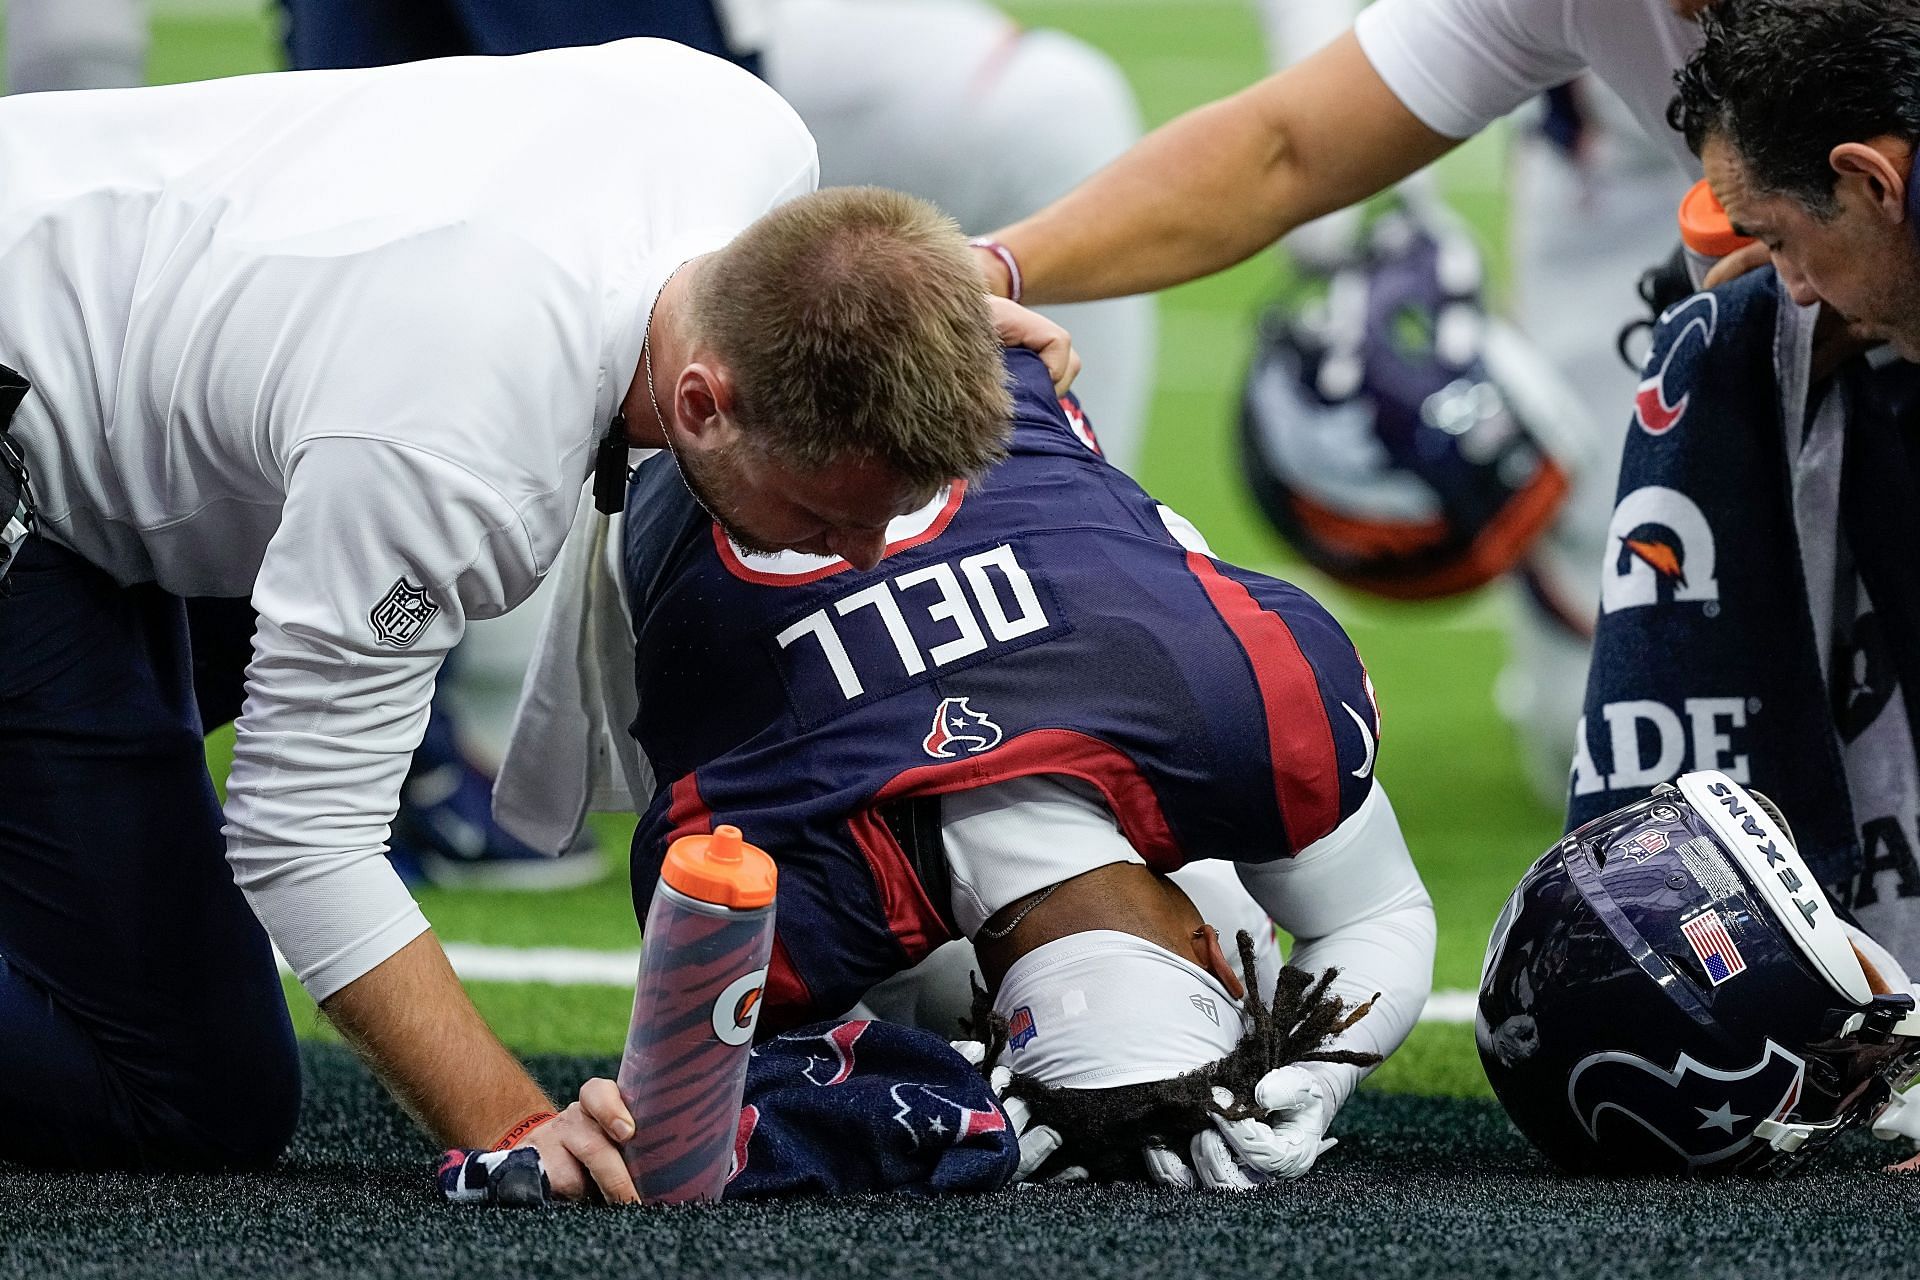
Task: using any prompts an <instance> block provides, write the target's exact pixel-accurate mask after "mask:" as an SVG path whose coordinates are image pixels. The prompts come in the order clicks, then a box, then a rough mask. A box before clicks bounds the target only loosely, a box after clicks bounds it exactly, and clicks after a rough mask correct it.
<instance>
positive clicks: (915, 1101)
mask: <svg viewBox="0 0 1920 1280" xmlns="http://www.w3.org/2000/svg"><path fill="white" fill-rule="evenodd" d="M888 1092H889V1093H890V1094H891V1096H892V1098H893V1103H894V1105H895V1106H896V1107H898V1108H899V1110H898V1111H895V1112H894V1113H893V1122H894V1123H895V1124H897V1125H899V1126H900V1127H901V1128H903V1129H905V1130H906V1131H907V1136H908V1137H910V1138H912V1139H913V1145H914V1148H915V1149H916V1150H918V1149H919V1147H920V1144H921V1143H922V1142H931V1143H933V1144H934V1145H936V1146H941V1147H957V1146H959V1145H960V1144H961V1143H963V1142H965V1141H966V1140H967V1139H968V1138H971V1137H973V1136H974V1135H975V1134H979V1133H999V1132H1001V1131H1002V1130H1004V1129H1005V1128H1006V1127H1007V1118H1006V1117H1005V1116H1004V1115H1002V1114H1000V1112H999V1111H998V1110H991V1111H976V1110H974V1109H973V1108H972V1107H963V1106H961V1105H960V1104H959V1103H957V1102H955V1101H954V1100H953V1099H952V1098H949V1097H947V1095H945V1094H944V1093H941V1092H940V1091H939V1090H938V1089H935V1088H933V1087H932V1086H930V1085H924V1084H897V1085H895V1086H893V1088H892V1089H890V1090H889V1091H888Z"/></svg>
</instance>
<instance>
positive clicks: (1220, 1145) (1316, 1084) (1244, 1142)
mask: <svg viewBox="0 0 1920 1280" xmlns="http://www.w3.org/2000/svg"><path fill="white" fill-rule="evenodd" d="M1213 1100H1214V1101H1215V1102H1216V1103H1218V1104H1220V1105H1221V1106H1223V1107H1231V1106H1232V1105H1233V1104H1234V1097H1233V1095H1232V1094H1231V1093H1229V1092H1228V1091H1227V1090H1225V1089H1221V1088H1215V1089H1214V1091H1213ZM1253 1100H1254V1104H1255V1105H1256V1106H1258V1107H1259V1108H1260V1109H1261V1110H1262V1111H1263V1112H1265V1113H1266V1116H1265V1119H1264V1120H1256V1119H1247V1120H1227V1119H1224V1118H1222V1117H1220V1116H1215V1117H1213V1125H1214V1127H1213V1128H1211V1129H1205V1130H1202V1131H1201V1132H1200V1133H1197V1134H1195V1135H1194V1138H1193V1141H1192V1143H1191V1144H1189V1147H1188V1151H1189V1154H1190V1155H1191V1156H1192V1158H1193V1164H1192V1166H1191V1167H1188V1165H1187V1163H1186V1161H1184V1160H1182V1159H1181V1158H1180V1156H1179V1155H1178V1154H1177V1153H1175V1152H1173V1151H1169V1150H1168V1149H1167V1148H1165V1147H1148V1148H1147V1149H1146V1150H1145V1151H1144V1152H1143V1153H1142V1154H1143V1155H1144V1156H1145V1158H1146V1163H1147V1172H1148V1173H1149V1174H1150V1175H1151V1176H1152V1178H1153V1180H1154V1181H1155V1182H1158V1183H1161V1184H1162V1185H1164V1186H1174V1187H1184V1188H1192V1187H1194V1186H1195V1185H1198V1186H1201V1187H1205V1188H1206V1189H1207V1190H1209V1191H1251V1190H1253V1189H1254V1188H1255V1187H1258V1186H1262V1185H1264V1184H1265V1183H1267V1182H1270V1181H1273V1180H1275V1179H1279V1180H1290V1179H1293V1178H1297V1177H1299V1176H1300V1175H1301V1174H1303V1173H1305V1172H1306V1171H1307V1170H1308V1169H1311V1168H1312V1167H1313V1162H1314V1161H1315V1160H1317V1159H1319V1158H1320V1157H1321V1156H1322V1155H1324V1154H1326V1152H1327V1151H1328V1150H1330V1149H1331V1148H1332V1147H1333V1145H1334V1140H1333V1139H1331V1138H1327V1137H1324V1136H1323V1135H1324V1134H1325V1133H1326V1131H1327V1126H1328V1125H1329V1124H1330V1123H1332V1120H1333V1108H1332V1106H1331V1104H1330V1103H1329V1101H1328V1098H1327V1092H1326V1086H1325V1085H1324V1084H1323V1083H1321V1081H1320V1078H1319V1077H1318V1076H1316V1075H1315V1074H1314V1073H1313V1072H1311V1071H1308V1070H1307V1069H1305V1068H1304V1067H1300V1066H1285V1067H1278V1068H1276V1069H1274V1070H1272V1071H1269V1072H1268V1073H1267V1074H1266V1075H1265V1076H1263V1077H1261V1079H1260V1083H1259V1084H1258V1085H1257V1086H1255V1088H1254V1094H1253Z"/></svg>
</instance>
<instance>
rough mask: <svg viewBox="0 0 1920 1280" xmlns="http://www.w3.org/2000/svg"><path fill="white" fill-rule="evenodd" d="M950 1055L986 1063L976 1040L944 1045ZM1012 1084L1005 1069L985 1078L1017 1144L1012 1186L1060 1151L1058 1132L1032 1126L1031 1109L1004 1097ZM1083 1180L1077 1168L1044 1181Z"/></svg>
mask: <svg viewBox="0 0 1920 1280" xmlns="http://www.w3.org/2000/svg"><path fill="white" fill-rule="evenodd" d="M948 1043H949V1044H951V1045H952V1046H953V1051H954V1052H955V1053H957V1054H959V1055H960V1056H961V1057H963V1058H965V1059H966V1060H967V1061H968V1062H969V1063H971V1064H972V1065H974V1066H976V1067H977V1066H979V1065H980V1064H981V1063H983V1062H985V1061H986V1060H987V1046H986V1045H984V1044H982V1043H980V1041H978V1040H952V1041H949V1042H948ZM1012 1080H1013V1072H1012V1071H1011V1070H1009V1069H1008V1068H1006V1067H995V1068H994V1069H993V1073H992V1074H991V1075H989V1076H988V1077H987V1086H988V1087H989V1088H991V1089H992V1090H993V1096H994V1097H996V1098H998V1099H1000V1109H1001V1110H1002V1111H1004V1112H1006V1113H1007V1122H1008V1123H1009V1124H1011V1125H1012V1126H1013V1132H1014V1135H1015V1136H1016V1137H1017V1138H1019V1140H1020V1163H1019V1164H1018V1165H1017V1166H1015V1168H1014V1171H1013V1180H1014V1182H1015V1183H1024V1182H1028V1181H1030V1180H1031V1179H1032V1178H1033V1175H1034V1174H1035V1173H1036V1172H1038V1171H1039V1168H1040V1166H1041V1165H1043V1164H1045V1163H1046V1162H1047V1161H1048V1160H1049V1159H1051V1158H1052V1157H1053V1153H1054V1152H1056V1151H1058V1150H1059V1149H1060V1141H1061V1139H1060V1132H1059V1130H1057V1129H1054V1128H1053V1127H1051V1126H1050V1125H1044V1124H1035V1123H1034V1122H1033V1108H1031V1107H1029V1106H1028V1105H1027V1104H1026V1102H1025V1101H1023V1100H1022V1099H1020V1098H1009V1097H1008V1096H1007V1085H1008V1084H1009V1083H1010V1082H1011V1081H1012ZM1086 1176H1087V1171H1086V1170H1085V1169H1082V1168H1080V1167H1079V1166H1078V1165H1075V1166H1073V1167H1072V1168H1069V1169H1063V1170H1061V1171H1060V1172H1059V1173H1057V1174H1054V1175H1053V1176H1052V1177H1050V1178H1048V1179H1047V1181H1049V1182H1077V1181H1080V1180H1082V1179H1084V1178H1086Z"/></svg>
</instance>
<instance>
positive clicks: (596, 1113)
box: [515, 1077, 640, 1204]
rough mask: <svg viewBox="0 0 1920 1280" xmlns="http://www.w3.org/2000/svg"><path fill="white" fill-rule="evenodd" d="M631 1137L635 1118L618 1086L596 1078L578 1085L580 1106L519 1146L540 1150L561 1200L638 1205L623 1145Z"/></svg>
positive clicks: (568, 1111)
mask: <svg viewBox="0 0 1920 1280" xmlns="http://www.w3.org/2000/svg"><path fill="white" fill-rule="evenodd" d="M632 1136H633V1117H632V1116H631V1115H630V1114H628V1112H627V1104H626V1103H625V1102H622V1101H621V1100H620V1086H618V1085H616V1084H615V1083H614V1082H613V1081H611V1080H607V1079H604V1078H601V1077H595V1078H594V1079H592V1080H589V1081H587V1082H586V1083H585V1084H583V1085H581V1086H580V1100H579V1101H578V1102H575V1103H573V1104H572V1105H570V1106H569V1107H568V1108H567V1109H566V1110H565V1111H562V1112H561V1113H560V1114H559V1115H557V1116H555V1117H554V1118H553V1119H551V1120H549V1121H547V1122H546V1123H545V1124H542V1125H541V1126H540V1127H539V1128H537V1129H534V1130H533V1131H532V1132H531V1133H529V1134H527V1135H526V1136H525V1137H524V1138H522V1139H521V1140H520V1141H519V1142H518V1143H516V1144H515V1145H516V1146H522V1147H537V1148H538V1149H539V1151H540V1162H541V1163H542V1164H543V1165H545V1166H546V1171H547V1180H548V1182H549V1183H551V1184H552V1187H553V1194H554V1195H555V1196H556V1197H558V1198H559V1199H562V1200H586V1199H591V1198H593V1197H594V1196H595V1195H598V1197H599V1198H600V1199H602V1200H605V1201H606V1202H607V1203H608V1204H637V1203H638V1202H639V1200H640V1193H639V1192H638V1191H635V1190H634V1188H633V1179H632V1178H631V1177H629V1176H628V1174H627V1162H626V1160H625V1159H624V1158H623V1157H622V1156H621V1154H620V1146H619V1144H620V1143H622V1142H624V1141H626V1140H627V1139H628V1138H631V1137H632Z"/></svg>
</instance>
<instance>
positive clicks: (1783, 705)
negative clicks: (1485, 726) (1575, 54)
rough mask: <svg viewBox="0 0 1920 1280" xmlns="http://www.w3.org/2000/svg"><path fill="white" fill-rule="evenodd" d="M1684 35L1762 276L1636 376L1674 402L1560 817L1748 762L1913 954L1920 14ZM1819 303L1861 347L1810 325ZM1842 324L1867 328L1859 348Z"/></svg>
mask: <svg viewBox="0 0 1920 1280" xmlns="http://www.w3.org/2000/svg"><path fill="white" fill-rule="evenodd" d="M1700 25H1701V30H1702V33H1703V37H1704V43H1703V45H1702V47H1701V49H1700V50H1699V52H1698V53H1696V54H1695V55H1694V56H1693V58H1692V59H1691V60H1690V61H1689V62H1688V63H1687V66H1686V68H1685V70H1684V71H1683V73H1682V74H1681V76H1680V77H1679V79H1678V86H1679V94H1678V96H1677V97H1676V99H1675V101H1674V103H1673V108H1672V115H1673V121H1674V124H1675V126H1676V127H1677V128H1679V129H1681V130H1682V131H1683V132H1684V134H1685V136H1686V138H1687V141H1688V142H1689V144H1690V145H1692V146H1694V147H1695V148H1697V149H1698V150H1699V152H1700V154H1701V156H1702V158H1703V159H1704V161H1705V164H1706V170H1707V175H1708V178H1709V180H1710V182H1711V184H1712V186H1713V188H1714V190H1715V193H1716V194H1717V195H1718V196H1719V198H1720V200H1721V202H1722V203H1723V204H1724V205H1725V207H1726V212H1727V215H1728V216H1729V218H1730V219H1731V221H1732V224H1733V226H1734V227H1735V228H1737V229H1739V230H1742V231H1746V232H1750V233H1752V234H1754V235H1756V236H1758V237H1759V240H1758V242H1757V249H1758V253H1757V254H1756V255H1752V256H1756V257H1757V258H1758V259H1759V260H1760V261H1761V262H1764V261H1766V260H1767V259H1769V258H1770V259H1771V261H1772V263H1773V265H1774V267H1775V268H1776V270H1775V271H1771V272H1757V273H1754V274H1753V275H1752V276H1750V277H1748V278H1744V279H1741V280H1739V281H1737V282H1735V283H1733V284H1730V285H1727V286H1724V287H1719V288H1716V289H1714V290H1713V291H1712V292H1711V293H1706V294H1701V295H1697V296H1695V297H1694V298H1691V299H1689V300H1687V301H1686V302H1685V303H1683V304H1681V305H1679V306H1676V307H1675V308H1673V309H1672V310H1671V311H1669V312H1668V314H1667V316H1666V317H1665V318H1664V319H1663V321H1662V323H1661V324H1660V326H1659V327H1658V328H1657V329H1656V336H1655V342H1654V350H1653V354H1652V356H1651V357H1650V359H1649V369H1650V371H1652V376H1651V377H1650V380H1649V382H1648V384H1647V386H1648V389H1649V390H1648V392H1647V394H1653V393H1657V395H1658V398H1659V399H1660V400H1661V401H1662V402H1663V403H1664V404H1666V405H1670V406H1676V412H1675V413H1674V416H1673V419H1672V421H1671V423H1669V424H1668V426H1667V427H1665V428H1663V429H1662V430H1661V431H1659V432H1653V431H1636V432H1634V433H1633V437H1632V440H1631V442H1630V444H1629V445H1628V448H1627V463H1626V466H1625V468H1624V469H1623V471H1622V474H1621V488H1620V494H1621V496H1620V502H1619V506H1618V508H1617V509H1616V513H1615V517H1614V521H1613V531H1614V536H1615V537H1616V539H1618V541H1617V543H1616V546H1617V548H1618V554H1617V556H1613V557H1610V558H1609V561H1608V564H1607V567H1606V569H1605V571H1604V573H1605V578H1606V582H1605V590H1604V591H1603V600H1604V602H1605V604H1604V608H1603V613H1602V616H1601V619H1600V626H1599V632H1600V639H1599V641H1598V644H1597V647H1596V655H1597V656H1596V663H1595V679H1594V681H1593V682H1592V684H1591V685H1590V686H1589V690H1588V701H1587V718H1586V720H1585V721H1584V722H1583V725H1582V732H1581V735H1580V737H1581V741H1580V743H1579V754H1578V756H1577V758H1576V763H1575V768H1574V772H1573V786H1572V799H1571V805H1570V810H1569V825H1578V824H1579V823H1581V822H1583V821H1586V820H1588V819H1591V818H1594V817H1597V816H1599V815H1600V814H1601V813H1604V812H1606V811H1607V810H1608V809H1611V808H1613V807H1615V806H1617V805H1619V804H1621V803H1624V802H1630V801H1633V800H1636V799H1638V798H1639V797H1640V796H1642V795H1644V794H1645V791H1646V788H1648V787H1650V786H1653V785H1656V784H1658V783H1660V782H1663V781H1670V780H1671V779H1672V777H1673V776H1674V775H1675V774H1677V773H1678V772H1679V771H1680V770H1681V769H1683V768H1685V767H1689V765H1690V766H1691V767H1693V768H1725V769H1726V770H1727V771H1728V772H1729V773H1730V774H1732V775H1733V776H1734V777H1735V778H1736V779H1737V780H1739V781H1742V782H1744V781H1746V780H1747V779H1748V778H1751V780H1752V781H1753V782H1754V783H1755V784H1756V785H1758V786H1760V787H1762V788H1764V789H1766V790H1768V791H1770V792H1772V793H1774V794H1775V795H1776V796H1779V797H1781V798H1782V803H1783V804H1787V805H1789V806H1790V807H1791V808H1792V809H1793V812H1794V816H1795V821H1796V824H1797V825H1798V826H1799V828H1800V831H1801V849H1802V851H1803V852H1804V853H1805V855H1806V857H1807V859H1808V861H1809V863H1810V864H1811V865H1812V866H1813V868H1814V870H1815V872H1816V873H1817V874H1818V875H1820V876H1821V878H1822V881H1823V883H1824V884H1825V885H1826V886H1827V890H1828V892H1829V894H1830V895H1831V896H1832V897H1833V898H1834V900H1835V902H1836V904H1837V905H1838V906H1839V908H1840V909H1841V910H1842V911H1845V912H1851V913H1853V914H1854V915H1855V916H1857V918H1858V921H1859V923H1860V924H1862V925H1863V926H1864V927H1866V928H1867V929H1869V930H1870V931H1872V933H1873V934H1874V936H1875V937H1876V938H1878V939H1879V940H1880V941H1881V942H1883V943H1884V944H1885V945H1886V946H1887V947H1888V948H1889V949H1890V950H1891V951H1892V952H1893V953H1894V954H1895V955H1897V956H1898V957H1899V958H1900V959H1901V960H1902V962H1903V963H1906V964H1908V965H1912V964H1913V963H1914V962H1915V960H1916V958H1920V860H1916V856H1915V839H1914V836H1915V827H1914V822H1915V819H1916V815H1920V747H1917V746H1916V740H1915V736H1914V729H1915V727H1916V726H1920V704H1916V702H1915V701H1914V698H1915V694H1916V693H1920V606H1917V605H1916V597H1915V582H1916V580H1915V577H1914V574H1913V563H1912V548H1913V546H1914V545H1915V544H1916V543H1920V523H1916V522H1915V521H1914V519H1913V514H1914V512H1915V511H1916V510H1917V509H1920V469H1917V468H1916V466H1915V462H1914V455H1913V451H1912V432H1913V422H1914V407H1913V406H1914V405H1915V404H1916V403H1917V402H1920V401H1917V400H1916V397H1917V396H1920V376H1917V375H1920V370H1916V368H1915V366H1914V365H1912V364H1910V363H1907V362H1906V361H1903V360H1900V359H1897V358H1895V355H1896V353H1897V354H1902V355H1913V354H1920V245H1916V243H1915V239H1914V225H1913V210H1912V207H1911V206H1910V204H1909V199H1910V195H1909V188H1910V184H1911V178H1912V157H1913V144H1914V141H1915V140H1916V139H1920V108H1917V107H1916V102H1920V99H1916V96H1915V92H1914V88H1915V86H1916V85H1920V11H1917V10H1916V9H1915V8H1914V7H1913V6H1912V5H1911V4H1902V3H1884V2H1882V0H1795V2H1783V0H1724V3H1721V4H1719V5H1716V6H1715V7H1714V8H1713V9H1711V10H1709V11H1708V12H1707V13H1706V14H1704V15H1703V16H1702V19H1701V24H1700ZM1795 304H1798V305H1795ZM1834 320H1839V321H1845V322H1848V325H1849V327H1850V328H1851V330H1852V334H1853V337H1852V338H1848V337H1847V336H1846V335H1839V334H1837V335H1836V336H1837V338H1838V339H1839V340H1837V341H1831V342H1822V341H1821V340H1819V338H1818V336H1817V335H1818V331H1819V329H1820V328H1821V327H1822V326H1823V325H1826V324H1827V323H1828V322H1829V321H1834ZM1840 327H1841V326H1839V325H1837V324H1836V325H1834V328H1835V329H1836V330H1838V329H1839V328H1840ZM1860 338H1864V339H1865V340H1866V342H1868V343H1884V345H1878V347H1877V349H1876V350H1873V351H1871V352H1869V353H1868V354H1867V357H1866V358H1865V359H1854V358H1849V357H1853V356H1857V355H1858V354H1859V353H1860V351H1861V343H1860V341H1858V339H1860ZM1681 409H1684V414H1685V421H1684V423H1683V422H1682V420H1681V413H1680V410H1681ZM1735 548H1737V549H1738V554H1734V549H1735ZM1716 550H1717V552H1718V555H1717V559H1716ZM1762 620H1764V622H1763V621H1762ZM1756 625H1764V627H1765V628H1766V629H1767V630H1768V631H1769V632H1771V633H1772V635H1773V638H1772V639H1771V641H1770V643H1769V644H1768V646H1767V648H1766V650H1765V653H1764V655H1760V654H1758V653H1756V651H1754V650H1753V649H1752V647H1751V645H1750V643H1748V642H1747V641H1746V640H1745V639H1744V637H1747V636H1750V635H1751V634H1752V632H1753V629H1754V627H1755V626H1756ZM1655 651H1657V652H1658V653H1659V655H1660V660H1659V661H1658V662H1650V661H1648V660H1647V655H1648V654H1649V653H1652V652H1655ZM1683 723H1684V727H1683ZM1649 731H1651V732H1649Z"/></svg>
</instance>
